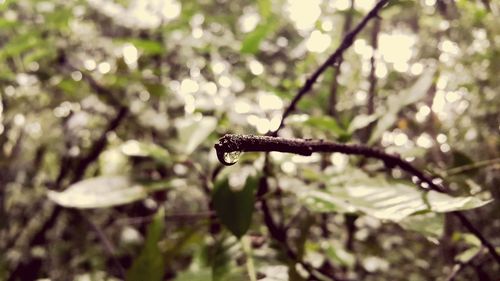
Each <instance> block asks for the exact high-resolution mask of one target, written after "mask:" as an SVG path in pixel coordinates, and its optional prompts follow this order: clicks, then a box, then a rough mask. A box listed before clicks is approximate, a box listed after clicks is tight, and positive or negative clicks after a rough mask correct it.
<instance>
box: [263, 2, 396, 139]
mask: <svg viewBox="0 0 500 281" xmlns="http://www.w3.org/2000/svg"><path fill="white" fill-rule="evenodd" d="M388 2H389V0H380V1H379V2H378V3H377V4H376V5H375V6H374V7H373V9H372V10H371V11H370V12H369V13H368V14H367V15H366V16H365V17H364V18H363V20H362V21H361V22H360V23H359V24H358V25H357V26H356V27H355V28H354V29H353V30H352V31H351V32H349V33H348V34H347V35H346V36H345V37H344V39H343V40H342V43H341V44H340V46H339V47H338V48H337V50H336V51H335V52H334V53H333V54H332V55H331V56H330V57H328V59H327V60H326V61H325V62H324V63H323V64H322V65H321V66H320V67H319V68H318V69H317V70H316V71H315V72H314V73H313V74H312V75H311V76H310V77H309V78H308V79H307V80H306V83H305V84H304V86H302V88H300V90H299V91H298V92H297V94H296V95H295V97H294V98H293V100H292V101H291V102H290V105H289V106H288V107H287V108H286V109H285V111H284V112H283V116H282V118H281V123H280V125H279V127H278V129H277V130H276V131H274V132H272V133H271V135H273V136H276V135H277V134H278V131H279V130H280V129H281V128H283V126H285V119H286V118H287V117H288V115H290V113H292V112H293V111H294V110H295V108H296V106H297V103H298V102H299V100H300V99H301V98H302V97H303V96H304V95H305V94H306V93H307V92H309V91H310V90H311V89H312V87H313V85H314V83H316V81H317V80H318V78H319V76H320V75H321V74H322V73H323V72H325V70H326V69H327V68H328V67H330V66H332V65H335V64H336V63H338V60H339V59H340V58H341V57H342V55H343V53H344V52H345V51H346V50H347V49H348V48H349V47H350V46H351V45H352V44H353V42H354V38H356V36H357V35H358V34H359V33H360V32H361V30H363V28H364V27H365V26H366V24H367V23H368V21H370V19H372V18H374V17H376V16H377V15H378V12H379V11H380V10H381V9H382V8H383V7H384V6H385V5H386V4H387V3H388Z"/></svg>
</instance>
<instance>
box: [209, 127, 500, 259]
mask: <svg viewBox="0 0 500 281" xmlns="http://www.w3.org/2000/svg"><path fill="white" fill-rule="evenodd" d="M214 147H215V150H216V152H217V157H218V158H219V161H220V162H221V163H222V164H224V165H232V164H234V163H228V162H226V160H225V159H224V158H225V157H224V156H225V155H226V154H227V153H232V152H245V151H253V152H258V151H261V152H271V151H278V152H286V153H294V154H299V155H304V156H310V155H311V154H312V153H313V152H339V153H342V154H347V155H359V156H364V157H368V158H375V159H379V160H382V161H383V162H384V164H385V165H386V167H388V168H393V167H399V168H400V169H402V170H403V171H405V172H407V173H408V174H410V175H413V176H415V177H417V178H418V179H419V180H420V182H421V185H420V187H423V185H424V184H425V185H426V186H427V188H429V189H431V190H434V191H437V192H440V193H446V192H447V190H448V189H447V188H445V187H444V186H442V185H439V184H437V183H436V182H435V181H433V180H432V178H431V177H430V176H428V175H426V174H424V172H423V171H421V170H419V169H417V168H416V167H415V166H413V165H412V164H411V163H410V162H408V161H406V160H404V159H402V158H401V157H400V156H399V155H396V154H389V153H386V152H384V151H383V150H380V149H376V148H371V147H367V146H362V145H355V144H341V143H336V142H332V141H326V140H312V139H285V138H279V137H269V136H254V135H232V134H228V135H225V136H223V137H222V138H220V139H219V142H218V143H217V144H215V145H214ZM452 214H453V215H455V216H456V217H457V218H458V219H459V220H460V222H461V224H462V225H463V226H464V227H465V228H466V229H467V230H469V231H470V232H471V233H473V234H474V235H475V236H476V237H477V238H478V239H479V240H480V241H481V243H482V244H483V245H484V246H485V247H486V248H487V249H488V251H489V252H490V254H491V255H492V256H493V258H494V259H495V260H496V262H497V263H498V264H499V265H500V255H499V254H498V253H497V252H496V250H495V247H494V246H493V245H492V244H491V243H490V242H489V241H488V240H487V239H486V238H485V237H484V236H483V235H482V233H481V232H480V231H479V230H478V229H477V228H476V227H475V226H474V225H473V224H472V223H471V222H470V221H469V220H468V219H467V217H466V216H465V215H464V214H463V213H461V212H458V211H455V212H452Z"/></svg>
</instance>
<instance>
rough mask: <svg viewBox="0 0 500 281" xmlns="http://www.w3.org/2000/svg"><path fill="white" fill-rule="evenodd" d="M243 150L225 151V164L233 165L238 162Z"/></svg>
mask: <svg viewBox="0 0 500 281" xmlns="http://www.w3.org/2000/svg"><path fill="white" fill-rule="evenodd" d="M240 155H241V151H231V152H225V153H224V162H225V163H224V164H225V165H233V164H235V163H236V162H238V159H239V158H240Z"/></svg>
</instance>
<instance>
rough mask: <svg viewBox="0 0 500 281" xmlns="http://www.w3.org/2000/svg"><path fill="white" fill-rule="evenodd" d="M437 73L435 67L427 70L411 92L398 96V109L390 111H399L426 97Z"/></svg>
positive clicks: (404, 92)
mask: <svg viewBox="0 0 500 281" xmlns="http://www.w3.org/2000/svg"><path fill="white" fill-rule="evenodd" d="M435 73H436V69H435V68H434V67H429V68H427V69H426V70H425V71H424V73H423V74H422V75H421V76H420V77H419V78H418V80H417V82H415V84H414V85H413V86H412V87H411V88H410V89H409V90H407V91H403V92H401V93H400V94H399V95H398V98H397V100H398V101H399V103H397V107H395V108H391V107H390V108H389V110H391V111H399V110H401V109H402V108H403V107H405V106H407V105H410V104H413V103H415V102H417V101H419V100H421V99H422V98H423V97H425V96H426V95H427V93H428V91H429V88H430V87H431V86H432V83H433V81H434V74H435Z"/></svg>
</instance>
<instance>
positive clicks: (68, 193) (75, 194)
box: [47, 176, 148, 209]
mask: <svg viewBox="0 0 500 281" xmlns="http://www.w3.org/2000/svg"><path fill="white" fill-rule="evenodd" d="M147 195H148V193H147V189H146V188H145V187H144V186H142V185H140V184H137V183H133V182H131V181H130V180H129V179H128V178H127V177H123V176H104V177H97V178H91V179H87V180H83V181H80V182H77V183H75V184H72V185H70V186H69V187H68V188H67V189H66V190H64V191H62V192H56V191H52V190H49V191H48V192H47V196H48V197H49V199H50V200H52V201H54V202H56V203H57V204H59V205H61V206H64V207H69V208H80V209H85V208H107V207H112V206H117V205H123V204H127V203H131V202H134V201H137V200H141V199H144V198H146V196H147Z"/></svg>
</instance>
